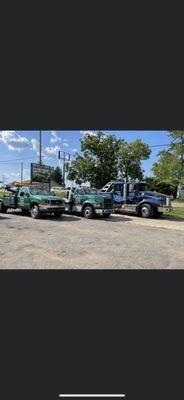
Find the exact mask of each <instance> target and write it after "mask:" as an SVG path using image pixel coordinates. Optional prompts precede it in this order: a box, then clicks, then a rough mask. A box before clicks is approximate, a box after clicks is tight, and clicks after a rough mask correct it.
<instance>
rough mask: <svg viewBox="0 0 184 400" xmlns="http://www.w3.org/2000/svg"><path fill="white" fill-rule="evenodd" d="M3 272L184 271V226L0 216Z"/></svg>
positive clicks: (166, 221) (118, 218)
mask: <svg viewBox="0 0 184 400" xmlns="http://www.w3.org/2000/svg"><path fill="white" fill-rule="evenodd" d="M0 243H1V246H0V268H1V269H19V268H20V269H21V268H25V269H30V268H34V269H37V268H41V269H63V268H69V269H73V268H75V269H90V268H94V269H101V268H102V269H120V268H139V269H142V268H143V269H147V268H154V269H156V268H157V269H158V268H162V269H172V268H182V269H183V268H184V220H182V219H176V218H171V217H170V218H166V217H163V218H159V219H142V218H138V217H134V216H127V215H126V216H125V215H119V214H115V215H112V216H111V217H110V218H107V219H105V218H101V217H98V218H96V219H93V220H87V219H84V218H82V217H81V216H76V215H66V214H65V215H63V216H62V217H61V218H59V219H57V218H55V217H53V216H51V217H50V216H46V217H43V218H41V219H40V220H34V219H32V218H31V217H27V216H23V215H22V214H21V212H14V213H12V212H9V213H7V214H6V215H4V214H0Z"/></svg>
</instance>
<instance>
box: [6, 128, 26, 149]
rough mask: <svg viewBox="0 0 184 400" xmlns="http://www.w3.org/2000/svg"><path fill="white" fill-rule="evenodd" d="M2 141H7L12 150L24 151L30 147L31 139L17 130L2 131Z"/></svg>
mask: <svg viewBox="0 0 184 400" xmlns="http://www.w3.org/2000/svg"><path fill="white" fill-rule="evenodd" d="M0 141H1V142H3V143H5V144H6V146H7V147H8V149H9V150H11V151H19V152H20V151H23V150H26V149H30V142H29V140H28V139H27V138H26V137H24V136H21V135H20V134H19V133H17V132H16V131H0Z"/></svg>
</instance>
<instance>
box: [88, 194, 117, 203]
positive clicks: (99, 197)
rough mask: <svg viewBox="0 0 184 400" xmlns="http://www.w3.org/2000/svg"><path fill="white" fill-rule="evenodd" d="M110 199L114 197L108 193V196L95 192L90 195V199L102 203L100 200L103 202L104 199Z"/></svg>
mask: <svg viewBox="0 0 184 400" xmlns="http://www.w3.org/2000/svg"><path fill="white" fill-rule="evenodd" d="M107 198H108V199H110V200H112V197H111V196H109V195H107V196H103V195H101V194H100V195H98V194H94V195H90V196H88V199H89V200H92V201H95V202H96V203H100V202H103V200H104V199H107Z"/></svg>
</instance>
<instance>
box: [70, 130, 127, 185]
mask: <svg viewBox="0 0 184 400" xmlns="http://www.w3.org/2000/svg"><path fill="white" fill-rule="evenodd" d="M122 143H123V139H117V138H116V136H115V135H107V136H106V135H105V134H104V133H103V132H100V131H99V132H97V133H96V134H95V135H94V134H93V135H91V134H88V135H85V136H84V138H83V139H81V151H82V152H83V155H79V154H78V155H77V156H76V159H75V160H73V161H71V163H70V164H69V163H68V164H67V166H66V169H67V172H68V176H67V178H68V179H69V180H75V182H76V183H79V184H80V183H82V182H87V181H89V182H90V183H91V185H92V186H95V187H96V188H98V189H100V188H101V187H102V186H103V185H104V184H105V183H107V182H109V181H110V180H114V179H116V178H117V176H118V162H119V150H120V148H121V145H122Z"/></svg>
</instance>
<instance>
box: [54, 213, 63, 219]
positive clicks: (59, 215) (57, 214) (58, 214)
mask: <svg viewBox="0 0 184 400" xmlns="http://www.w3.org/2000/svg"><path fill="white" fill-rule="evenodd" d="M62 214H63V213H62V211H56V212H55V213H54V216H55V217H56V218H59V217H61V216H62Z"/></svg>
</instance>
